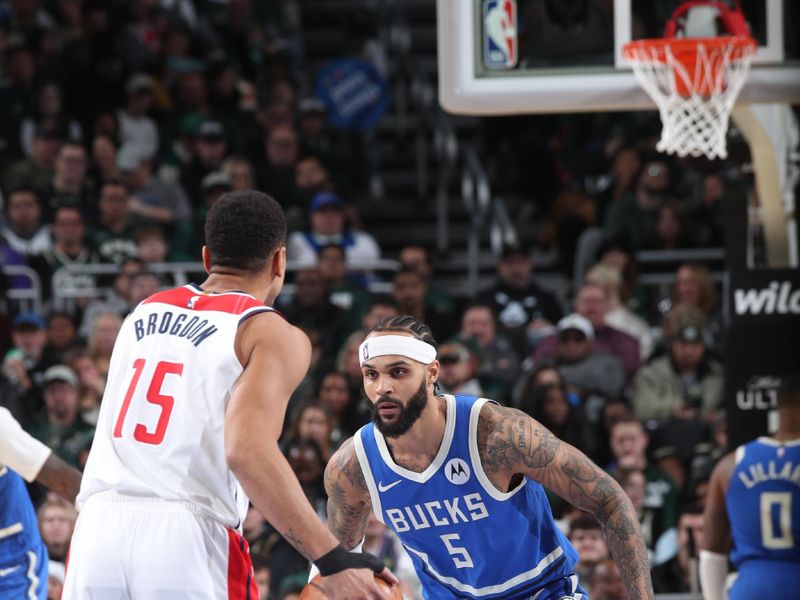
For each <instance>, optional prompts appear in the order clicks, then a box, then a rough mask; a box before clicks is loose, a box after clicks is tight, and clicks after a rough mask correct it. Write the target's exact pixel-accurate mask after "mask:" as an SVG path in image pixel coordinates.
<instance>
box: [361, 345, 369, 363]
mask: <svg viewBox="0 0 800 600" xmlns="http://www.w3.org/2000/svg"><path fill="white" fill-rule="evenodd" d="M361 356H363V357H364V360H369V345H368V344H364V347H363V348H362V349H361Z"/></svg>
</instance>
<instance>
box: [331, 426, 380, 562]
mask: <svg viewBox="0 0 800 600" xmlns="http://www.w3.org/2000/svg"><path fill="white" fill-rule="evenodd" d="M325 491H326V492H328V528H329V529H330V530H331V531H332V532H333V535H335V536H336V538H337V539H338V540H339V542H341V544H342V546H344V547H345V548H347V549H348V550H352V549H353V548H355V547H356V546H357V545H358V544H359V543H360V542H361V540H362V539H364V532H365V531H366V529H367V520H368V519H369V513H370V511H371V510H372V504H371V501H370V497H369V490H368V489H367V482H366V480H365V479H364V474H363V473H362V472H361V465H360V464H359V463H358V457H357V456H356V452H355V448H354V444H353V438H350V439H349V440H347V441H346V442H345V443H344V444H342V446H341V447H340V448H339V449H338V450H337V451H336V453H335V454H334V455H333V456H332V457H331V460H330V461H329V462H328V466H327V467H326V468H325Z"/></svg>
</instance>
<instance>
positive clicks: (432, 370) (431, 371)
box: [426, 360, 439, 385]
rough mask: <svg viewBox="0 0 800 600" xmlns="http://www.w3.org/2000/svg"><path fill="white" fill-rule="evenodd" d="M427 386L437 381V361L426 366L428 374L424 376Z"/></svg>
mask: <svg viewBox="0 0 800 600" xmlns="http://www.w3.org/2000/svg"><path fill="white" fill-rule="evenodd" d="M426 377H427V383H428V385H433V384H434V383H436V380H437V379H439V361H438V360H434V361H433V362H432V363H431V364H429V365H428V372H427V374H426Z"/></svg>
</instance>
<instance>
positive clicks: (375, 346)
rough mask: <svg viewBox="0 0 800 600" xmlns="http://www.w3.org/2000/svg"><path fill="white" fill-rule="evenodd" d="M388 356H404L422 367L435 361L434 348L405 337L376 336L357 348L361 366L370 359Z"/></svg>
mask: <svg viewBox="0 0 800 600" xmlns="http://www.w3.org/2000/svg"><path fill="white" fill-rule="evenodd" d="M389 354H398V355H400V356H406V357H408V358H410V359H412V360H415V361H417V362H421V363H422V364H424V365H429V364H430V363H432V362H433V361H434V360H436V348H434V347H433V346H431V345H430V344H428V343H427V342H423V341H420V340H418V339H416V338H413V337H409V336H407V335H376V336H375V337H370V338H367V339H365V340H364V341H363V342H361V346H359V347H358V360H359V364H360V365H362V366H363V365H364V363H365V362H366V361H368V360H369V359H370V358H375V357H376V356H386V355H389Z"/></svg>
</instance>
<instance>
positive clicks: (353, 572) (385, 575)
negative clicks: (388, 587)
mask: <svg viewBox="0 0 800 600" xmlns="http://www.w3.org/2000/svg"><path fill="white" fill-rule="evenodd" d="M378 577H380V578H382V579H385V580H386V581H388V582H389V583H398V581H397V578H396V577H395V576H394V575H392V572H391V571H390V570H389V569H386V568H384V569H383V571H381V572H380V573H379V574H378ZM322 579H323V581H324V582H325V590H326V592H327V594H328V597H329V598H331V600H386V596H385V595H384V593H383V592H382V591H381V589H380V588H379V587H378V586H377V585H376V584H375V574H374V573H373V572H372V571H371V570H369V569H345V570H344V571H339V572H338V573H335V574H333V575H328V576H327V577H323V578H322Z"/></svg>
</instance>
